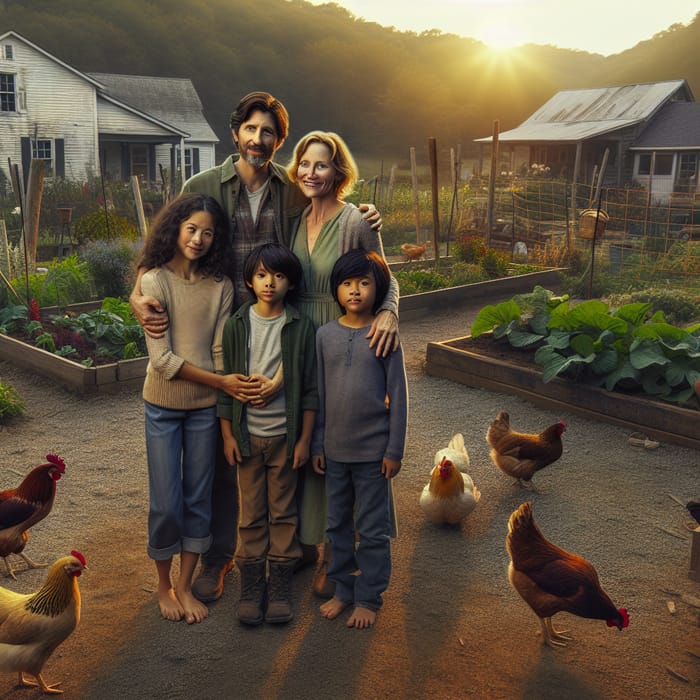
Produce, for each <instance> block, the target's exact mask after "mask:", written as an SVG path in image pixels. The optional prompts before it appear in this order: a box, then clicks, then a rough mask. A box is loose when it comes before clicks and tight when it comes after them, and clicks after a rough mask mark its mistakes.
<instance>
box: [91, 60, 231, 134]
mask: <svg viewBox="0 0 700 700" xmlns="http://www.w3.org/2000/svg"><path fill="white" fill-rule="evenodd" d="M87 75H89V76H90V77H92V78H93V79H94V80H97V81H98V82H100V83H102V84H103V85H104V86H105V90H104V92H105V93H106V94H107V95H110V96H111V97H114V98H115V99H117V100H119V101H120V102H124V103H125V104H128V105H129V106H131V107H135V108H136V109H138V110H140V111H142V112H145V113H147V114H150V115H152V116H154V117H156V118H158V119H160V120H161V121H164V122H166V123H167V124H171V125H172V126H175V127H177V128H179V129H182V130H183V131H186V132H187V133H189V134H190V138H189V139H188V140H190V141H205V142H210V143H217V142H218V141H219V139H218V137H217V136H216V134H215V133H214V131H213V130H212V128H211V126H209V123H208V122H207V120H206V119H205V117H204V114H203V111H202V102H201V100H200V99H199V95H198V94H197V91H196V90H195V89H194V85H193V84H192V81H191V80H190V79H189V78H158V77H153V76H145V75H118V74H115V73H88V74H87Z"/></svg>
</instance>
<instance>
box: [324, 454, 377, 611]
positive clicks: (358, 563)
mask: <svg viewBox="0 0 700 700" xmlns="http://www.w3.org/2000/svg"><path fill="white" fill-rule="evenodd" d="M326 498H327V500H328V542H329V546H330V548H331V561H330V564H329V565H328V572H327V575H328V578H330V579H331V580H332V581H335V583H336V589H335V597H336V598H338V599H339V600H343V601H346V602H352V603H354V604H355V605H360V606H361V607H364V608H369V609H370V610H378V609H379V608H380V607H381V605H382V593H384V591H385V590H386V588H387V586H388V585H389V577H390V576H391V546H390V539H389V532H390V526H389V522H390V521H389V482H388V481H387V480H386V479H385V478H384V476H383V475H382V464H381V462H334V461H333V460H331V459H328V458H327V457H326ZM353 516H354V517H353ZM356 529H357V532H358V534H359V543H358V544H357V547H356V546H355V530H356ZM358 570H359V574H358V573H357V572H358Z"/></svg>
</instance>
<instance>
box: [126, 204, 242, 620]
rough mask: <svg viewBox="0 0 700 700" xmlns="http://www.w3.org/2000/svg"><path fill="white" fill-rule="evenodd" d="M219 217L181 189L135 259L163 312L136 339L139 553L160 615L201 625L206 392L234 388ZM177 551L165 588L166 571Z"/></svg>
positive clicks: (213, 425) (212, 436) (207, 472)
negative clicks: (164, 317)
mask: <svg viewBox="0 0 700 700" xmlns="http://www.w3.org/2000/svg"><path fill="white" fill-rule="evenodd" d="M229 249H230V242H229V234H228V222H227V221H226V217H225V215H224V213H223V211H222V210H221V207H220V206H219V204H218V203H217V202H216V200H214V199H213V198H211V197H208V196H204V195H198V194H183V195H180V196H179V197H177V198H176V199H174V200H172V201H171V202H170V203H169V204H167V205H166V206H165V207H164V208H163V210H162V211H161V212H160V214H159V215H158V217H157V218H156V220H155V221H154V223H153V226H152V229H151V233H150V236H149V237H148V240H147V241H146V246H145V249H144V252H143V256H142V259H141V261H140V265H141V266H144V267H147V268H149V270H148V272H146V273H145V274H144V276H143V279H142V281H141V285H142V289H143V291H144V293H145V294H149V295H152V296H153V297H155V298H156V299H157V300H158V301H159V302H160V304H161V305H162V306H163V308H164V309H167V311H168V314H169V318H170V325H169V326H168V328H167V330H166V331H165V332H164V333H163V334H162V336H161V337H160V338H157V339H156V338H152V337H150V336H146V344H147V347H148V356H149V363H148V368H147V370H146V380H145V382H144V386H143V398H144V401H145V414H146V453H147V457H148V480H149V491H150V509H149V514H148V554H149V556H150V557H151V558H152V559H154V560H155V562H156V569H157V571H158V603H159V606H160V611H161V614H162V615H163V617H164V618H165V619H166V620H181V619H182V618H184V619H185V620H186V621H187V622H188V623H193V622H201V621H202V620H203V619H204V618H205V617H206V616H207V614H208V609H207V607H206V605H204V604H203V603H200V602H199V601H198V600H197V599H196V598H195V597H194V596H193V595H192V591H191V587H192V573H193V571H194V569H195V566H196V565H197V561H198V559H199V555H200V554H201V553H202V552H205V551H206V550H207V549H208V547H209V544H210V541H211V535H210V533H209V521H210V519H211V488H212V486H211V485H212V478H213V474H214V459H215V450H216V441H217V430H218V423H217V419H216V399H217V394H216V390H217V389H221V390H223V391H225V392H227V393H230V392H231V391H232V386H233V384H235V380H233V378H232V377H230V376H223V375H221V374H216V370H220V369H221V367H222V358H221V336H222V332H223V327H224V324H225V323H226V320H227V319H228V317H229V315H230V312H231V304H232V301H233V285H232V284H231V281H230V280H229V279H228V278H226V277H224V270H226V269H227V267H226V265H227V263H228V260H227V254H228V250H229ZM178 553H179V554H180V575H179V578H178V580H177V583H176V584H175V586H174V587H173V585H172V583H171V578H170V569H171V565H172V558H173V555H174V554H178Z"/></svg>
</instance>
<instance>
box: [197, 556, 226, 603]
mask: <svg viewBox="0 0 700 700" xmlns="http://www.w3.org/2000/svg"><path fill="white" fill-rule="evenodd" d="M231 569H233V561H227V562H225V563H223V564H204V563H203V564H202V568H201V569H200V572H199V574H198V576H197V578H196V579H195V580H194V583H193V584H192V595H193V596H194V597H195V598H196V599H197V600H201V601H202V603H213V602H214V601H215V600H219V598H221V594H222V593H223V592H224V578H225V576H226V574H227V573H228V572H229V571H231Z"/></svg>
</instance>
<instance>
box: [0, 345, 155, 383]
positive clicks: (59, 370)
mask: <svg viewBox="0 0 700 700" xmlns="http://www.w3.org/2000/svg"><path fill="white" fill-rule="evenodd" d="M0 359H3V360H8V361H10V362H12V364H14V365H16V366H17V367H21V368H23V369H27V370H30V371H32V372H35V373H36V374H40V375H42V376H44V377H50V378H51V379H55V380H56V381H57V382H59V383H60V384H63V385H64V386H66V387H68V388H69V389H73V390H75V391H78V392H80V393H85V394H95V393H98V392H111V391H116V390H118V389H119V388H121V387H126V386H141V385H142V384H143V378H144V376H145V375H146V365H147V364H148V358H147V357H139V358H137V359H135V360H120V361H118V362H112V363H110V364H106V365H99V366H98V367H83V366H82V365H80V364H78V363H77V362H72V361H71V360H66V359H65V358H64V357H60V356H59V355H54V354H53V353H50V352H47V351H46V350H42V349H41V348H36V347H33V346H32V345H27V343H23V342H22V341H20V340H15V339H14V338H11V337H10V336H7V335H3V334H0Z"/></svg>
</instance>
